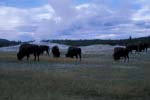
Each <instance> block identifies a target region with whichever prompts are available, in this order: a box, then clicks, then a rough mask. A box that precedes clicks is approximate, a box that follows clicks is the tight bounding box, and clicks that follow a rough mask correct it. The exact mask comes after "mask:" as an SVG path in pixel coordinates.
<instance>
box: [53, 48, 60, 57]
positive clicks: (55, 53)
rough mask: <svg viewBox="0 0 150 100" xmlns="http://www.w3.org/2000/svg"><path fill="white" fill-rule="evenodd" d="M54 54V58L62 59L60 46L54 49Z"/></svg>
mask: <svg viewBox="0 0 150 100" xmlns="http://www.w3.org/2000/svg"><path fill="white" fill-rule="evenodd" d="M52 54H53V57H54V58H59V57H60V52H59V48H58V46H54V47H52Z"/></svg>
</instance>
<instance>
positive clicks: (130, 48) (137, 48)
mask: <svg viewBox="0 0 150 100" xmlns="http://www.w3.org/2000/svg"><path fill="white" fill-rule="evenodd" d="M126 48H127V49H128V51H129V52H131V53H132V52H133V50H134V51H135V52H138V51H139V45H137V44H132V45H131V44H130V45H127V46H126Z"/></svg>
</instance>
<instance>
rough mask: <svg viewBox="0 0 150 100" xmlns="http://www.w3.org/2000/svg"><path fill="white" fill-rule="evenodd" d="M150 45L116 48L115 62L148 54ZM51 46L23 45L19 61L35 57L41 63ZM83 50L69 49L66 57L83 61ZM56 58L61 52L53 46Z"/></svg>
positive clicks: (18, 56)
mask: <svg viewBox="0 0 150 100" xmlns="http://www.w3.org/2000/svg"><path fill="white" fill-rule="evenodd" d="M147 49H148V44H147V43H139V44H134V45H133V44H132V45H126V46H125V47H115V48H114V52H113V58H114V60H115V61H119V60H120V58H121V57H123V58H124V61H126V60H127V61H129V54H130V53H131V54H132V52H133V51H135V52H137V53H139V52H144V51H145V52H147ZM49 50H50V48H49V46H46V45H36V44H28V43H25V44H22V45H21V46H20V48H19V52H18V53H17V58H18V60H22V59H23V58H24V57H27V60H28V59H29V57H30V55H31V54H32V55H34V60H35V61H36V60H37V61H39V56H40V55H43V54H44V52H46V54H47V55H48V56H49ZM81 51H82V50H81V48H78V47H69V48H68V51H67V53H66V57H69V58H74V57H76V59H78V58H79V59H80V60H81ZM51 52H52V54H53V57H54V58H59V57H60V51H59V47H58V46H53V47H52V49H51Z"/></svg>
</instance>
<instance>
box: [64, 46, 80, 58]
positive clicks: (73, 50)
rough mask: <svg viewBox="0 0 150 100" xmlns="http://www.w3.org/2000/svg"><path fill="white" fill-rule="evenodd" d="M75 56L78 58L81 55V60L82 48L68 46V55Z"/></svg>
mask: <svg viewBox="0 0 150 100" xmlns="http://www.w3.org/2000/svg"><path fill="white" fill-rule="evenodd" d="M74 56H75V57H76V58H78V56H79V57H80V60H81V48H77V47H69V48H68V52H67V54H66V57H70V58H74Z"/></svg>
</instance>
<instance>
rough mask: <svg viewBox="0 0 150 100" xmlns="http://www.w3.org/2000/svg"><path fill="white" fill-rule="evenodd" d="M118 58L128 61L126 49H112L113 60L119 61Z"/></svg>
mask: <svg viewBox="0 0 150 100" xmlns="http://www.w3.org/2000/svg"><path fill="white" fill-rule="evenodd" d="M120 57H124V61H126V58H127V59H128V61H129V50H128V49H127V48H122V47H116V48H114V54H113V58H114V60H115V61H117V60H120Z"/></svg>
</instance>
